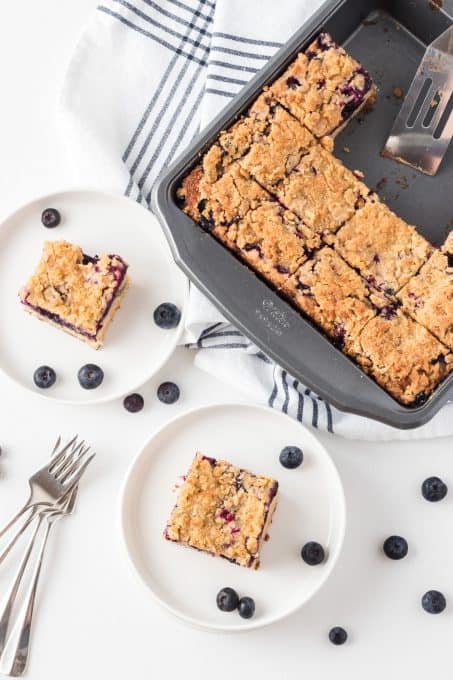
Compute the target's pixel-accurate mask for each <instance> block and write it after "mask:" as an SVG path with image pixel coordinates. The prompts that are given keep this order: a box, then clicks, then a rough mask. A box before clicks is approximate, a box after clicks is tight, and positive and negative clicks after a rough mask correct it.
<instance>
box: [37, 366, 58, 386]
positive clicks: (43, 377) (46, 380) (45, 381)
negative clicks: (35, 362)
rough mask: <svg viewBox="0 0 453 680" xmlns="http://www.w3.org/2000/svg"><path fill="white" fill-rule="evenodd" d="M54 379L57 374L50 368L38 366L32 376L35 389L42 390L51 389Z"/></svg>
mask: <svg viewBox="0 0 453 680" xmlns="http://www.w3.org/2000/svg"><path fill="white" fill-rule="evenodd" d="M56 379H57V374H56V373H55V371H54V370H53V368H50V366H40V367H39V368H37V369H36V371H35V372H34V374H33V380H34V382H35V385H36V387H40V388H41V389H42V390H46V389H47V388H48V387H52V385H53V384H54V383H55V380H56Z"/></svg>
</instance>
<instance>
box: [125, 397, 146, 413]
mask: <svg viewBox="0 0 453 680" xmlns="http://www.w3.org/2000/svg"><path fill="white" fill-rule="evenodd" d="M144 405H145V401H144V399H143V397H142V395H141V394H129V395H128V396H127V397H125V398H124V401H123V406H124V408H125V409H126V411H129V413H138V411H141V410H142V408H143V406H144Z"/></svg>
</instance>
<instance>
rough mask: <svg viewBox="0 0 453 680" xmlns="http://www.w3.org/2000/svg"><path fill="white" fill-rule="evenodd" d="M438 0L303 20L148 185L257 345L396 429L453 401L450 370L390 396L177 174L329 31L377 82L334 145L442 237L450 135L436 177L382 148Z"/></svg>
mask: <svg viewBox="0 0 453 680" xmlns="http://www.w3.org/2000/svg"><path fill="white" fill-rule="evenodd" d="M438 4H441V0H435V2H434V0H433V2H430V1H429V0H393V1H391V0H387V1H386V0H360V2H359V1H358V0H334V1H329V2H326V3H325V4H324V5H323V6H322V7H321V9H320V10H318V11H317V12H316V14H315V15H314V16H313V17H312V18H311V19H310V20H309V21H308V22H307V23H305V24H304V25H303V26H302V27H301V28H300V30H298V31H297V33H296V34H295V35H294V36H293V37H292V38H291V39H290V40H289V41H288V43H287V44H286V45H285V46H284V47H283V48H282V49H281V50H280V51H279V52H278V53H277V54H276V55H275V57H273V58H272V59H271V61H270V62H269V63H268V64H267V65H266V66H265V67H264V68H263V69H262V70H261V71H260V72H259V73H258V74H257V75H256V76H255V77H254V78H253V80H252V81H251V82H250V83H249V84H248V85H247V86H246V87H245V88H244V89H243V90H242V92H241V93H240V94H239V95H238V96H237V97H236V98H235V99H234V100H233V101H232V103H231V104H230V105H229V106H227V107H226V108H225V109H224V110H223V111H222V113H221V114H220V115H219V116H218V117H217V118H216V119H215V120H214V121H213V123H212V124H211V125H210V126H209V127H208V128H207V129H205V130H204V131H203V132H202V134H201V135H200V136H199V137H198V138H197V139H196V141H195V142H194V143H193V144H192V145H191V146H190V148H189V149H188V150H187V151H186V152H185V153H184V154H183V155H182V156H181V157H180V158H179V159H178V160H177V161H176V163H175V164H174V165H173V166H172V167H171V168H170V169H169V170H168V171H167V172H166V173H165V175H164V176H163V177H162V178H161V179H160V180H159V182H158V184H157V185H156V186H155V189H154V192H153V208H154V210H155V213H156V214H157V216H158V218H159V220H160V222H161V224H162V226H163V228H164V231H165V234H166V236H167V238H168V240H169V243H170V246H171V249H172V251H173V255H174V258H175V260H176V262H177V264H178V265H179V266H180V267H181V269H183V271H184V272H185V273H186V274H187V276H188V277H189V278H190V279H191V280H192V281H193V283H194V284H195V285H196V286H198V288H200V290H201V291H203V293H204V294H205V295H206V296H207V297H208V298H209V299H210V300H211V301H212V302H213V303H214V304H215V305H216V306H217V307H218V308H219V309H220V311H221V312H222V313H223V314H224V316H225V317H226V318H227V319H229V320H230V321H231V323H233V324H234V325H235V326H236V327H237V328H239V329H240V330H241V331H243V333H244V334H245V335H246V336H247V337H248V338H249V339H250V340H252V341H253V342H254V343H256V345H257V346H258V347H260V349H262V351H263V352H265V353H266V354H267V355H268V356H269V357H271V358H272V359H273V360H274V361H276V362H277V363H278V364H279V365H280V366H282V367H283V368H284V369H286V370H287V371H288V372H289V373H290V374H292V375H293V376H295V377H296V378H297V379H298V380H300V381H301V382H302V383H303V384H305V385H307V386H308V387H310V388H311V389H312V390H313V391H314V392H316V393H317V394H319V395H320V396H321V397H322V398H324V399H326V400H327V401H329V402H330V403H331V404H333V405H334V406H336V407H337V408H339V409H340V410H343V411H347V412H351V413H356V414H359V415H362V416H367V417H369V418H373V419H375V420H379V421H381V422H383V423H386V424H388V425H392V426H394V427H397V428H401V429H408V428H414V427H418V426H420V425H422V424H424V423H426V422H427V421H429V420H430V419H431V418H432V417H433V416H434V414H435V413H436V412H437V411H438V410H439V409H440V408H441V407H442V406H443V405H444V404H445V403H446V402H447V401H448V400H449V399H453V375H450V377H449V378H447V379H446V380H445V381H444V382H443V383H442V384H441V385H440V386H439V387H438V388H437V390H436V391H435V393H434V394H433V395H432V397H431V398H430V399H429V400H428V401H427V402H426V403H425V404H424V405H423V406H420V407H418V408H408V407H405V406H402V405H401V404H399V403H398V402H396V401H395V400H394V399H393V398H392V397H391V396H390V395H389V394H388V393H387V392H385V391H384V390H383V389H382V388H381V387H379V386H378V385H377V384H376V383H375V382H374V381H373V380H372V379H371V378H370V377H368V376H367V375H365V374H364V373H363V372H362V371H361V370H360V369H359V368H358V366H356V365H355V364H354V363H353V362H352V361H351V360H350V359H348V358H347V357H346V356H345V355H344V354H342V353H341V352H340V351H339V350H337V349H336V348H335V347H334V346H333V345H332V344H331V342H330V341H329V340H328V339H327V338H326V337H325V336H324V335H323V334H322V332H321V331H319V330H318V329H316V328H315V327H314V326H313V325H312V324H311V323H310V322H309V321H307V320H306V319H304V318H303V317H302V316H301V315H300V314H299V313H298V312H296V311H295V310H294V309H293V308H292V307H291V306H290V305H289V304H288V303H287V302H285V301H284V300H282V299H281V298H280V297H279V296H278V295H277V293H275V292H274V291H273V290H272V289H271V288H270V287H269V286H268V285H266V284H265V283H264V282H263V281H261V280H260V279H259V278H258V277H257V276H256V275H255V274H254V273H253V272H252V271H251V270H250V269H248V267H247V266H246V265H244V264H243V263H241V262H240V261H239V260H237V259H236V258H235V257H234V256H233V255H232V253H231V252H229V251H228V250H226V249H225V248H224V247H223V246H222V245H220V244H219V243H218V242H217V241H216V240H215V239H214V238H213V237H212V236H211V235H209V234H206V233H205V232H204V231H203V230H202V229H201V228H200V227H199V226H198V225H196V224H195V223H194V222H193V221H192V220H191V219H190V218H189V217H187V216H186V215H184V213H183V212H182V211H181V210H180V209H179V208H178V206H177V204H176V201H175V196H176V189H177V188H178V186H179V184H180V182H181V180H182V179H183V177H184V176H185V175H186V173H187V172H188V171H189V170H190V169H191V168H192V167H193V166H194V165H195V164H196V162H197V161H198V159H199V156H200V154H202V153H203V152H204V151H206V150H207V149H208V148H209V146H211V144H212V143H213V142H214V141H215V139H216V137H217V136H218V134H219V132H220V131H221V130H224V129H225V128H228V127H229V126H230V125H231V124H232V123H233V122H234V121H235V120H236V118H237V117H238V116H239V115H241V114H242V113H244V112H245V111H246V110H247V108H248V107H249V106H250V104H251V103H252V102H253V101H254V100H255V99H256V97H257V95H258V94H259V92H260V91H261V89H262V88H263V87H264V86H266V85H268V84H270V83H271V82H273V81H274V80H275V79H276V78H277V77H278V76H279V75H280V74H281V73H282V72H283V71H284V69H285V68H286V67H287V66H288V64H289V63H291V62H292V61H293V59H294V58H295V57H296V54H297V53H298V52H299V51H300V50H303V49H305V48H306V47H307V46H308V44H309V43H310V42H311V40H312V39H313V38H314V37H316V35H317V34H318V33H319V32H320V31H322V30H325V31H328V32H329V33H330V34H331V35H332V36H333V38H334V39H335V40H336V41H337V42H338V43H340V44H343V45H344V46H345V47H346V49H347V50H348V52H350V54H352V56H354V57H355V58H356V59H358V60H359V62H361V63H363V65H364V66H365V68H366V69H367V70H369V71H370V73H371V75H372V76H373V79H374V81H375V82H376V84H377V86H378V90H379V92H378V99H377V103H376V105H375V107H374V108H373V110H372V111H371V112H368V113H366V114H364V115H360V116H359V117H358V118H357V119H356V120H353V121H351V122H350V123H349V124H348V126H347V127H346V129H345V131H344V132H343V133H342V134H341V135H340V136H339V137H338V138H337V140H336V142H335V154H336V155H337V157H339V158H341V160H342V161H343V162H344V163H345V165H347V166H348V167H349V168H350V169H352V170H354V169H356V168H358V169H360V170H362V171H363V172H364V173H365V181H366V183H367V184H368V186H369V187H371V188H376V189H377V190H378V193H379V195H380V196H381V198H382V199H383V200H384V201H385V202H386V203H387V204H388V205H389V206H390V207H391V208H392V209H393V210H395V212H397V213H398V214H399V215H400V216H401V217H403V218H404V219H405V220H407V221H408V222H409V223H412V224H416V225H417V227H418V229H419V230H420V232H421V233H422V234H423V235H424V236H425V237H426V238H428V240H430V241H431V242H433V243H435V244H437V245H439V244H440V243H442V242H443V241H444V239H445V237H446V235H447V233H448V232H449V231H450V230H451V229H452V228H453V208H452V205H453V204H452V201H451V192H452V190H453V144H452V145H451V146H450V149H449V152H448V153H447V156H446V157H445V159H444V162H443V164H442V166H441V168H440V170H439V172H438V174H437V175H436V177H434V178H431V177H427V176H425V175H422V174H421V173H418V172H416V171H415V170H412V169H411V168H408V167H406V166H403V165H400V164H397V163H396V162H394V161H391V160H388V159H384V158H382V157H381V156H380V151H381V149H382V147H383V146H384V143H385V140H386V138H387V136H388V134H389V132H390V129H391V127H392V123H393V121H394V118H395V117H396V115H397V113H398V111H399V107H400V106H401V102H402V100H401V98H400V92H399V90H401V91H402V92H403V93H404V92H407V89H408V87H409V84H410V82H411V80H412V78H413V76H414V74H415V71H416V70H417V67H418V65H419V63H420V60H421V58H422V56H423V53H424V50H425V47H426V45H428V44H429V43H430V42H431V41H432V40H433V39H434V38H435V37H437V36H438V35H439V34H440V33H442V32H443V31H444V30H445V29H446V28H448V26H449V25H451V23H452V18H451V17H450V16H449V15H448V14H447V13H446V12H445V11H444V10H443V9H441V8H439V7H438Z"/></svg>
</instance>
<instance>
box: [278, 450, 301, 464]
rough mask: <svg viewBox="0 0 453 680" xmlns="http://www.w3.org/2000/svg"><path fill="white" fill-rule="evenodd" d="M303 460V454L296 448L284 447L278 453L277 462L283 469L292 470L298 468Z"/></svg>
mask: <svg viewBox="0 0 453 680" xmlns="http://www.w3.org/2000/svg"><path fill="white" fill-rule="evenodd" d="M303 459H304V454H303V453H302V450H301V449H300V448H299V447H298V446H285V448H284V449H282V450H281V451H280V456H279V460H280V463H281V464H282V465H283V467H285V468H288V470H294V468H296V467H299V465H301V464H302V461H303Z"/></svg>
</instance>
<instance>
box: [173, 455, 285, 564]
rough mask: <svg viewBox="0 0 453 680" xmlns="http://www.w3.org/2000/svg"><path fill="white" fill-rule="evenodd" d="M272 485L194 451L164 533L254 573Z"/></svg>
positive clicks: (273, 496) (272, 503) (273, 499)
mask: <svg viewBox="0 0 453 680" xmlns="http://www.w3.org/2000/svg"><path fill="white" fill-rule="evenodd" d="M277 499H278V482H276V481H275V480H274V479H271V478H270V477H265V476H263V475H255V474H253V473H251V472H248V471H247V470H243V469H241V468H238V467H236V466H234V465H231V464H230V463H227V462H226V461H224V460H216V459H214V458H210V457H208V456H204V455H203V454H202V453H197V455H196V456H195V458H194V460H193V462H192V465H191V467H190V470H189V472H188V474H187V477H186V480H185V482H184V484H183V486H182V487H181V489H180V492H179V497H178V500H177V503H176V505H175V507H174V509H173V512H172V514H171V517H170V519H169V521H168V524H167V526H166V529H165V534H164V535H165V538H166V539H167V540H169V541H174V542H175V543H180V544H182V545H186V546H191V547H192V548H196V549H197V550H201V551H203V552H208V553H210V554H211V555H217V556H219V557H224V558H225V559H227V560H229V561H230V562H233V563H234V564H239V565H241V566H243V567H248V568H250V569H258V567H259V564H260V549H261V546H262V544H263V541H264V540H265V539H266V536H267V530H268V528H269V525H270V523H271V521H272V515H273V514H274V511H275V508H276V505H277Z"/></svg>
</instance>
